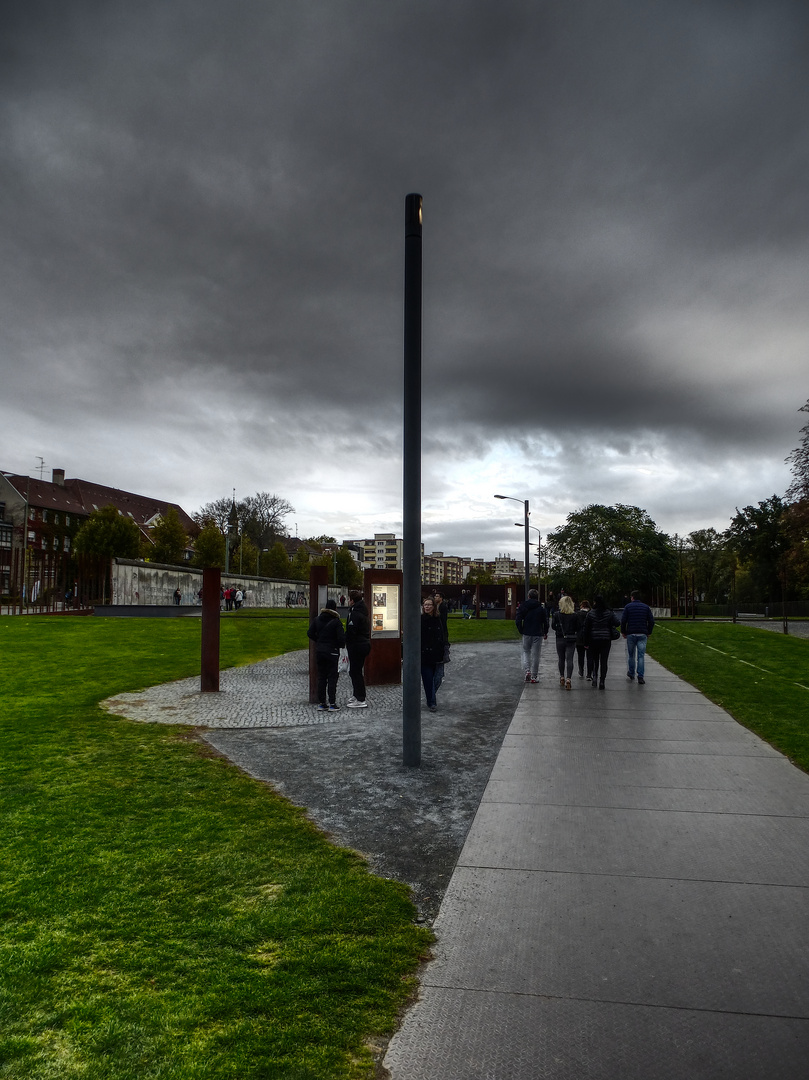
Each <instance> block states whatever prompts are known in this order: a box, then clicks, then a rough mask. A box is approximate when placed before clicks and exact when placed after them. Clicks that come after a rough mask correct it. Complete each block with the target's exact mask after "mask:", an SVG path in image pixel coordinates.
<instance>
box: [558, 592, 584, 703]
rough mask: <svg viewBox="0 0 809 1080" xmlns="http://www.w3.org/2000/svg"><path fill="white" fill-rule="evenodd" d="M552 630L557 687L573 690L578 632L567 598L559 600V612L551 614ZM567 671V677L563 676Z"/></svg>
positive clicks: (568, 598)
mask: <svg viewBox="0 0 809 1080" xmlns="http://www.w3.org/2000/svg"><path fill="white" fill-rule="evenodd" d="M552 625H553V628H554V630H555V631H556V654H557V656H558V657H559V685H560V686H564V687H566V688H567V689H568V690H572V689H573V684H572V682H571V678H572V676H573V654H574V653H575V651H576V636H577V634H578V632H579V620H578V619H577V618H576V607H575V604H574V603H573V601H572V600H571V598H570V597H569V596H563V597H562V598H561V599H560V600H559V610H558V611H554V613H553V624H552ZM565 669H567V676H566V675H565Z"/></svg>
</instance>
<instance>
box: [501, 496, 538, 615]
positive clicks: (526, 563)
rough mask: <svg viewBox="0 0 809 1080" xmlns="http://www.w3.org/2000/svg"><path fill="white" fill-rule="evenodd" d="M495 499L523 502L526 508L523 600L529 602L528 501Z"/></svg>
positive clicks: (509, 497) (503, 497)
mask: <svg viewBox="0 0 809 1080" xmlns="http://www.w3.org/2000/svg"><path fill="white" fill-rule="evenodd" d="M495 499H508V500H509V501H510V502H516V503H518V502H521V503H522V504H523V506H524V507H525V596H524V597H523V599H524V600H527V599H528V590H529V588H530V586H531V582H530V576H529V573H528V529H529V525H528V517H529V513H530V511H529V509H528V499H515V498H514V496H513V495H495Z"/></svg>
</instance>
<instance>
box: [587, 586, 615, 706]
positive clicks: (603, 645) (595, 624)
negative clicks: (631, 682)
mask: <svg viewBox="0 0 809 1080" xmlns="http://www.w3.org/2000/svg"><path fill="white" fill-rule="evenodd" d="M620 625H621V624H620V622H619V621H618V616H617V615H616V614H615V612H614V611H613V610H612V608H608V607H607V602H606V600H605V599H604V597H603V596H601V595H600V594H599V595H598V596H596V598H595V600H594V601H593V609H592V611H588V613H587V618H586V619H585V620H584V643H585V644H586V645H587V647H588V649H589V650H590V654H591V656H592V658H593V686H596V685H597V686H598V687H599V689H601V690H604V689H605V686H604V682H605V680H606V678H607V661H608V659H609V655H610V646H611V645H612V628H613V627H615V628H616V629H617V628H618V627H620Z"/></svg>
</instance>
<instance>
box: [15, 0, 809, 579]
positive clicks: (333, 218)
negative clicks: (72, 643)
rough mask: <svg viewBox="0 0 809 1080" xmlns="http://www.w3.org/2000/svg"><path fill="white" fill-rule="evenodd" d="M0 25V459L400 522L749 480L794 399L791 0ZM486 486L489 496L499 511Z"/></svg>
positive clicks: (131, 17) (493, 534)
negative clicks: (414, 394)
mask: <svg viewBox="0 0 809 1080" xmlns="http://www.w3.org/2000/svg"><path fill="white" fill-rule="evenodd" d="M2 12H3V15H2V18H3V24H4V25H3V26H2V28H0V29H1V30H2V32H1V33H0V42H2V44H1V45H0V138H2V154H1V155H0V242H1V243H2V259H1V260H0V274H1V275H2V286H1V287H0V399H2V427H1V428H0V468H3V469H6V470H12V471H18V472H23V473H30V474H33V475H36V465H37V459H38V457H40V456H41V457H43V458H44V459H45V462H46V468H47V470H48V471H47V474H46V475H47V476H49V475H50V469H51V468H52V467H60V468H64V469H65V470H66V472H67V475H68V476H79V477H84V478H87V479H93V480H96V481H98V482H101V483H107V484H111V485H114V486H116V487H122V488H126V489H129V490H134V491H139V492H143V493H150V494H154V495H156V496H160V497H163V498H168V499H172V500H175V501H178V502H180V503H181V504H182V505H183V506H184V507H185V508H186V509H187V510H188V511H193V510H194V509H196V508H197V507H198V506H199V505H200V504H201V503H203V502H206V501H208V500H211V499H214V498H217V497H220V496H222V495H228V494H230V491H231V489H232V488H234V487H235V488H236V494H237V496H243V495H247V494H250V493H252V492H254V491H256V490H269V491H274V492H277V493H278V494H280V495H283V496H284V497H286V498H287V499H289V501H290V502H292V503H293V505H294V506H295V508H296V513H295V514H294V515H293V516H292V518H291V519H290V522H289V524H290V527H291V529H292V531H293V532H294V530H295V525H296V524H297V528H298V532H299V534H300V535H304V536H305V535H312V534H318V533H323V532H328V533H334V534H335V535H337V536H338V537H340V538H346V537H349V536H356V535H369V534H370V533H372V532H373V531H396V532H397V534H399V535H401V527H402V525H401V386H402V288H403V258H404V254H403V253H404V199H405V196H406V194H407V193H408V192H413V191H416V192H420V193H421V194H422V195H423V197H424V458H423V488H424V528H423V534H424V541H425V544H426V547H427V550H428V551H432V550H443V551H445V552H446V553H452V554H464V555H471V556H480V555H482V556H485V557H487V558H491V557H493V556H494V555H495V554H496V553H498V552H505V551H511V552H512V553H513V554H515V555H517V556H519V554H520V552H521V550H522V538H521V533H518V531H517V530H516V529H515V528H514V524H513V523H514V521H517V520H519V518H520V509H519V507H517V506H516V505H515V504H508V503H504V502H496V501H494V499H493V498H492V496H493V495H494V494H495V493H502V494H506V495H513V496H515V497H517V498H519V499H523V498H526V497H527V498H529V499H530V500H531V506H532V523H533V524H534V525H535V526H539V527H541V528H542V530H543V532H544V531H546V530H547V529H548V528H551V527H554V526H557V525H559V524H561V523H562V522H563V521H564V520H565V518H566V516H567V514H568V513H569V512H570V511H571V510H574V509H577V508H579V507H580V506H582V505H584V504H586V503H590V502H602V503H608V504H609V503H615V502H624V503H631V504H635V505H638V506H641V507H643V508H644V509H646V510H648V511H649V513H650V514H651V515H652V517H653V518H654V519H655V521H656V522H657V524H658V526H659V527H660V528H662V529H664V530H666V531H667V532H670V533H674V532H675V531H676V532H680V533H686V532H689V531H690V530H692V529H695V528H702V527H707V526H709V525H713V526H715V527H716V528H718V529H723V528H725V527H726V526H727V524H728V522H729V518H730V516H731V515H732V514H733V513H734V508H735V507H736V506H737V505H738V506H743V505H746V504H748V503H751V502H757V501H758V500H760V499H765V498H767V497H768V496H770V495H771V494H773V493H774V492H778V493H782V492H783V491H784V490H785V488H786V487H787V484H788V482H789V473H788V468H787V466H786V465H785V464H784V461H783V459H784V457H785V456H786V455H787V454H788V453H789V451H790V450H791V449H792V448H793V447H794V446H795V445H797V443H798V441H799V434H798V433H799V431H800V428H801V427H802V423H803V421H805V416H803V415H802V414H800V413H799V412H798V411H797V410H798V409H799V407H800V406H801V405H802V404H803V403H804V402H805V401H806V399H807V397H809V364H807V342H808V341H809V302H807V300H808V298H807V289H808V288H809V286H808V284H807V283H808V282H809V228H808V227H807V226H809V203H808V202H807V190H809V176H808V175H807V173H808V172H809V170H808V168H807V166H808V165H809V5H807V4H806V2H805V0H800V2H797V0H796V2H792V0H691V2H689V0H624V2H613V3H611V4H605V3H604V2H603V0H553V2H542V0H533V2H516V0H496V2H481V0H474V2H459V0H456V2H453V0H442V2H441V3H436V0H424V2H421V0H406V2H405V0H402V2H399V0H384V2H383V0H376V2H373V0H362V2H359V0H328V2H325V0H318V2H310V0H296V2H295V3H290V2H284V3H281V2H278V0H229V2H228V3H224V2H219V3H213V2H211V0H159V2H156V0H141V2H139V3H137V4H133V3H131V0H127V2H126V3H120V2H117V0H70V3H64V2H62V0H52V2H44V0H27V2H18V0H12V2H6V3H5V4H4V6H3V8H2ZM509 505H512V511H516V514H515V513H513V512H512V511H509V509H508V506H509Z"/></svg>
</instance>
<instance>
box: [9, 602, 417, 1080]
mask: <svg viewBox="0 0 809 1080" xmlns="http://www.w3.org/2000/svg"><path fill="white" fill-rule="evenodd" d="M306 625H307V623H306V619H305V618H304V619H300V618H298V619H289V618H273V619H264V620H262V619H256V618H240V619H235V618H234V619H223V620H222V624H221V630H222V639H221V654H222V664H223V666H228V665H232V664H238V663H247V662H251V661H253V660H257V659H261V658H263V657H266V656H271V655H277V654H278V653H281V652H284V651H286V650H288V649H291V648H303V647H305V645H306V643H307V642H306V636H305V633H306ZM199 634H200V622H199V620H191V619H120V620H118V619H93V618H59V619H55V618H53V619H39V618H33V617H31V618H19V617H18V618H3V619H0V657H2V670H3V674H4V678H3V687H2V706H1V707H0V749H1V751H2V763H0V778H2V788H0V807H1V809H2V815H3V829H2V834H0V918H2V933H1V934H0V972H1V973H2V977H1V980H0V1077H3V1078H22V1077H25V1078H32V1077H36V1078H37V1080H57V1078H58V1080H73V1078H81V1080H102V1078H103V1080H124V1078H127V1080H151V1078H159V1080H169V1078H171V1080H203V1078H204V1080H217V1078H222V1080H225V1078H227V1080H237V1078H238V1080H248V1078H253V1077H256V1078H262V1080H263V1078H270V1077H279V1078H280V1077H283V1078H284V1080H299V1078H300V1080H304V1078H306V1080H326V1078H331V1077H334V1078H342V1077H351V1078H356V1077H370V1076H372V1075H373V1071H374V1064H373V1057H372V1054H371V1052H370V1051H369V1049H368V1048H367V1046H366V1040H368V1039H370V1038H372V1037H373V1036H374V1035H379V1034H382V1033H385V1032H389V1031H390V1030H391V1029H392V1026H393V1024H394V1021H395V1015H396V1011H397V1009H398V1008H399V1007H401V1005H402V1003H403V1001H404V1000H405V999H406V997H407V995H408V994H409V993H410V992H411V991H412V988H413V985H414V983H413V973H414V971H415V968H416V965H417V963H418V960H419V958H420V957H422V956H423V955H424V954H425V951H426V950H427V948H428V947H429V942H430V934H429V932H428V931H426V930H425V929H422V928H419V927H417V926H416V925H415V924H414V922H413V917H414V909H413V907H412V905H411V903H410V900H409V898H408V896H407V892H406V890H405V888H404V887H403V886H400V885H398V884H396V883H394V882H391V881H384V880H382V879H379V878H376V877H374V876H373V875H371V874H370V873H368V871H367V869H366V867H365V865H364V863H363V862H362V860H361V859H360V858H359V857H358V856H356V855H354V854H352V853H351V852H348V851H344V850H341V849H339V848H336V847H334V846H333V845H331V844H330V843H328V842H327V841H326V840H325V838H324V837H323V836H322V835H321V834H320V833H319V832H318V831H317V830H316V829H315V828H314V827H313V826H312V825H311V824H310V823H308V822H307V820H306V819H305V817H304V814H303V812H302V811H301V810H299V809H297V808H295V807H293V806H291V805H290V804H289V803H287V802H286V801H285V800H283V799H282V798H280V797H278V796H276V795H275V794H274V793H273V792H272V791H271V790H270V789H269V788H268V787H266V786H264V785H262V784H260V783H258V782H257V781H254V780H252V779H250V778H249V777H246V776H244V775H243V774H241V773H240V772H239V771H238V770H237V769H236V768H235V767H233V766H231V765H230V764H228V763H227V762H224V761H222V760H220V759H218V758H217V757H216V756H215V755H213V754H212V753H207V752H206V751H205V750H204V748H203V747H202V746H201V745H200V744H199V743H198V742H197V741H196V740H195V739H194V738H193V737H189V733H188V731H187V729H183V728H171V727H170V728H166V727H164V726H162V725H139V724H133V723H129V722H128V721H125V720H121V719H117V718H115V717H112V716H109V715H108V714H106V713H105V712H103V711H102V710H101V709H100V708H99V707H98V702H99V701H100V700H101V699H103V698H106V697H109V696H110V695H113V694H116V693H120V692H123V691H127V690H136V689H141V688H143V687H145V686H148V685H153V684H155V683H158V682H163V681H166V680H169V679H178V678H182V677H185V676H190V675H194V674H196V673H198V672H199Z"/></svg>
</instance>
